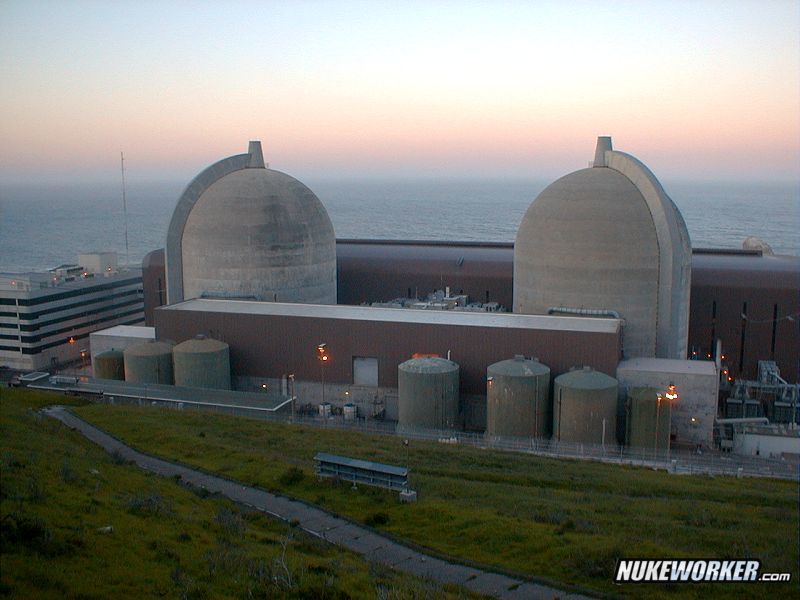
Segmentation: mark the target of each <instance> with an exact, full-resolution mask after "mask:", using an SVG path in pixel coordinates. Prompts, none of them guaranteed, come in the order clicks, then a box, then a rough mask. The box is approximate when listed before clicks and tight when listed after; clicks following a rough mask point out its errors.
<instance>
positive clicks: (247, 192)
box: [167, 142, 336, 304]
mask: <svg viewBox="0 0 800 600" xmlns="http://www.w3.org/2000/svg"><path fill="white" fill-rule="evenodd" d="M167 272H168V281H169V290H168V293H169V300H170V302H175V301H180V300H183V299H189V298H197V297H212V298H213V297H217V298H246V299H253V300H265V301H278V302H305V303H314V304H317V303H318V304H335V303H336V236H335V234H334V231H333V225H332V224H331V220H330V218H329V217H328V213H327V211H326V210H325V208H324V207H323V206H322V203H321V202H320V201H319V199H318V198H317V197H316V196H315V195H314V193H313V192H312V191H311V190H310V189H308V188H307V187H306V186H305V185H303V184H302V183H301V182H299V181H298V180H297V179H295V178H293V177H290V176H289V175H287V174H285V173H281V172H280V171H275V170H272V169H268V168H265V166H264V162H263V158H262V157H261V146H260V144H258V143H257V142H251V147H250V151H249V153H248V154H244V155H239V156H235V157H230V158H228V159H225V160H222V161H220V162H219V163H215V164H214V165H212V166H211V167H209V168H208V169H206V170H205V171H204V172H203V173H201V174H200V175H198V177H197V178H195V180H194V181H193V182H192V183H191V184H190V185H189V186H188V187H187V189H186V191H185V192H184V194H183V196H182V197H181V199H180V200H179V201H178V206H177V207H176V209H175V213H174V215H173V218H172V222H171V223H170V230H169V234H168V239H167Z"/></svg>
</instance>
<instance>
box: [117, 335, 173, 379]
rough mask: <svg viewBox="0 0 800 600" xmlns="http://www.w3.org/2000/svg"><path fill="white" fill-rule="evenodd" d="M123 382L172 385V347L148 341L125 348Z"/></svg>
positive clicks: (164, 343)
mask: <svg viewBox="0 0 800 600" xmlns="http://www.w3.org/2000/svg"><path fill="white" fill-rule="evenodd" d="M123 357H124V362H125V381H127V382H129V383H164V384H167V385H171V384H172V345H171V344H167V343H166V342H156V341H149V342H144V343H142V344H136V345H134V346H129V347H127V348H125V351H124V352H123Z"/></svg>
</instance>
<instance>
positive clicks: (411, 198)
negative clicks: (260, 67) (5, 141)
mask: <svg viewBox="0 0 800 600" xmlns="http://www.w3.org/2000/svg"><path fill="white" fill-rule="evenodd" d="M304 183H306V184H307V185H308V186H309V187H310V188H311V189H312V190H313V191H314V192H315V193H316V194H317V196H318V197H319V198H320V200H321V201H322V203H323V204H324V205H325V207H326V209H327V210H328V213H329V215H330V217H331V220H332V221H333V226H334V229H335V230H336V236H337V237H338V238H381V239H424V240H455V241H489V242H512V241H513V240H514V237H515V235H516V231H517V227H518V226H519V223H520V221H521V220H522V216H523V215H524V213H525V210H526V209H527V208H528V206H529V204H530V203H531V201H532V200H533V199H534V198H535V197H536V195H537V194H538V193H539V192H540V191H541V190H542V189H543V188H544V187H545V186H546V185H548V184H549V183H550V181H543V180H541V181H537V180H522V179H503V180H500V179H497V180H488V179H484V180H467V179H440V180H433V179H405V180H399V179H398V180H389V179H386V180H379V179H371V180H345V179H342V180H324V179H317V180H315V179H310V178H305V181H304ZM662 184H663V185H664V187H665V189H666V191H667V193H668V194H669V195H670V197H671V198H672V199H673V201H674V202H675V204H676V205H677V206H678V208H679V209H680V210H681V212H682V213H683V217H684V219H685V220H686V224H687V226H688V228H689V234H690V236H691V238H692V245H693V246H694V247H695V248H708V247H715V248H741V244H742V241H743V240H744V239H745V238H746V237H748V236H751V235H752V236H756V237H759V238H761V239H763V240H764V241H765V242H767V243H768V244H770V245H771V246H772V248H773V250H774V251H775V253H776V254H790V255H794V256H800V183H774V184H755V183H754V184H747V183H710V182H702V183H698V182H695V183H690V182H669V181H662ZM184 186H185V182H162V183H147V184H145V183H136V182H129V184H128V188H127V201H128V237H129V249H130V252H129V256H130V262H131V263H134V264H139V263H140V262H141V259H142V257H143V256H144V255H145V254H146V253H147V252H149V251H151V250H154V249H156V248H163V247H164V241H165V238H166V230H167V225H168V223H169V219H170V217H171V215H172V210H173V208H174V206H175V203H176V201H177V199H178V196H179V195H180V193H181V191H182V190H183V187H184ZM93 250H116V251H117V252H119V254H120V262H124V260H125V242H124V234H123V216H122V199H121V190H120V186H119V185H116V186H114V185H107V184H68V185H60V186H55V185H28V186H13V185H2V184H0V271H11V272H23V271H29V270H45V269H48V268H52V267H54V266H56V265H59V264H61V263H65V262H74V261H75V260H76V258H77V254H78V253H80V252H87V251H93Z"/></svg>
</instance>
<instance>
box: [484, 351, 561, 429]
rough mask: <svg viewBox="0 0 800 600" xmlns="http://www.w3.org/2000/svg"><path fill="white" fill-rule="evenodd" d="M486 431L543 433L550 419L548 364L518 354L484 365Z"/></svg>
mask: <svg viewBox="0 0 800 600" xmlns="http://www.w3.org/2000/svg"><path fill="white" fill-rule="evenodd" d="M486 380H487V381H486V433H487V435H497V436H519V437H544V436H545V435H546V432H547V430H548V429H549V419H550V368H549V367H547V366H545V365H543V364H542V363H540V362H538V361H536V360H531V359H526V358H525V357H524V356H518V357H515V358H513V359H510V360H502V361H500V362H496V363H494V364H492V365H489V367H488V368H487V369H486Z"/></svg>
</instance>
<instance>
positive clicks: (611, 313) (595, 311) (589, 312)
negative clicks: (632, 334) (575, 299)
mask: <svg viewBox="0 0 800 600" xmlns="http://www.w3.org/2000/svg"><path fill="white" fill-rule="evenodd" d="M559 313H560V314H564V315H579V316H582V317H613V318H614V319H620V320H621V319H622V317H621V316H620V315H619V313H618V312H617V311H615V310H608V309H605V308H570V307H568V306H551V307H550V308H548V309H547V314H548V315H554V314H559Z"/></svg>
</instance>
